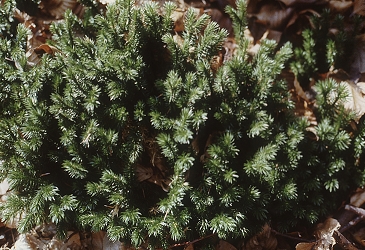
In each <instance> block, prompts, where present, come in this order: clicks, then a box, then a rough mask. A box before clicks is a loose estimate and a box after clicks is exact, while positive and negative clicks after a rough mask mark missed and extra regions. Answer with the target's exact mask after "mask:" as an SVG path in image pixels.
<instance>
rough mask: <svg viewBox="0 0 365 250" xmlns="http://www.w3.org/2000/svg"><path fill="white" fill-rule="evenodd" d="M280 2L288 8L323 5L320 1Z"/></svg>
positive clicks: (287, 0) (285, 0)
mask: <svg viewBox="0 0 365 250" xmlns="http://www.w3.org/2000/svg"><path fill="white" fill-rule="evenodd" d="M279 1H280V2H282V3H284V4H285V5H286V6H287V7H289V6H303V5H315V4H322V3H321V2H324V1H318V0H279Z"/></svg>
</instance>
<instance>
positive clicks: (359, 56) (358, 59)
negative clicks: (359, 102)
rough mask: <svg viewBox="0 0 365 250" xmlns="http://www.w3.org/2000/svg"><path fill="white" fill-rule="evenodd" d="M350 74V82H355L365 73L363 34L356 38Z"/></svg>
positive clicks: (364, 37)
mask: <svg viewBox="0 0 365 250" xmlns="http://www.w3.org/2000/svg"><path fill="white" fill-rule="evenodd" d="M350 72H351V80H352V81H355V82H356V81H357V80H358V79H359V78H360V76H361V74H362V73H365V34H363V35H359V36H358V37H357V38H356V44H355V48H354V52H353V60H352V62H351V68H350Z"/></svg>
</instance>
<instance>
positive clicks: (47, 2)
mask: <svg viewBox="0 0 365 250" xmlns="http://www.w3.org/2000/svg"><path fill="white" fill-rule="evenodd" d="M76 4H77V0H43V1H41V3H40V4H39V8H40V9H41V10H42V12H43V13H45V14H47V15H50V16H52V17H54V18H56V19H59V18H61V17H63V15H64V14H65V11H66V10H68V9H71V10H72V9H73V8H74V7H75V6H76Z"/></svg>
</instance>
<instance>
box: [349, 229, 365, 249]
mask: <svg viewBox="0 0 365 250" xmlns="http://www.w3.org/2000/svg"><path fill="white" fill-rule="evenodd" d="M352 236H353V238H354V239H355V240H356V242H357V243H359V244H360V245H361V246H363V247H364V248H365V228H360V229H359V230H356V232H355V233H353V234H352Z"/></svg>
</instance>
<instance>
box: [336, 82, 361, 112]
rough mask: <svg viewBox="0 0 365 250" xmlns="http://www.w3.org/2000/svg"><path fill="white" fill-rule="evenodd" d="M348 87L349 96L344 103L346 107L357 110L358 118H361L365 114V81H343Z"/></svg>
mask: <svg viewBox="0 0 365 250" xmlns="http://www.w3.org/2000/svg"><path fill="white" fill-rule="evenodd" d="M341 84H342V85H344V86H345V87H346V90H347V94H348V97H347V99H346V101H345V103H344V106H345V108H346V109H348V110H351V111H355V113H356V118H357V119H360V117H361V116H363V115H364V114H365V83H364V82H362V83H357V84H354V83H352V82H349V81H347V82H341Z"/></svg>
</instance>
